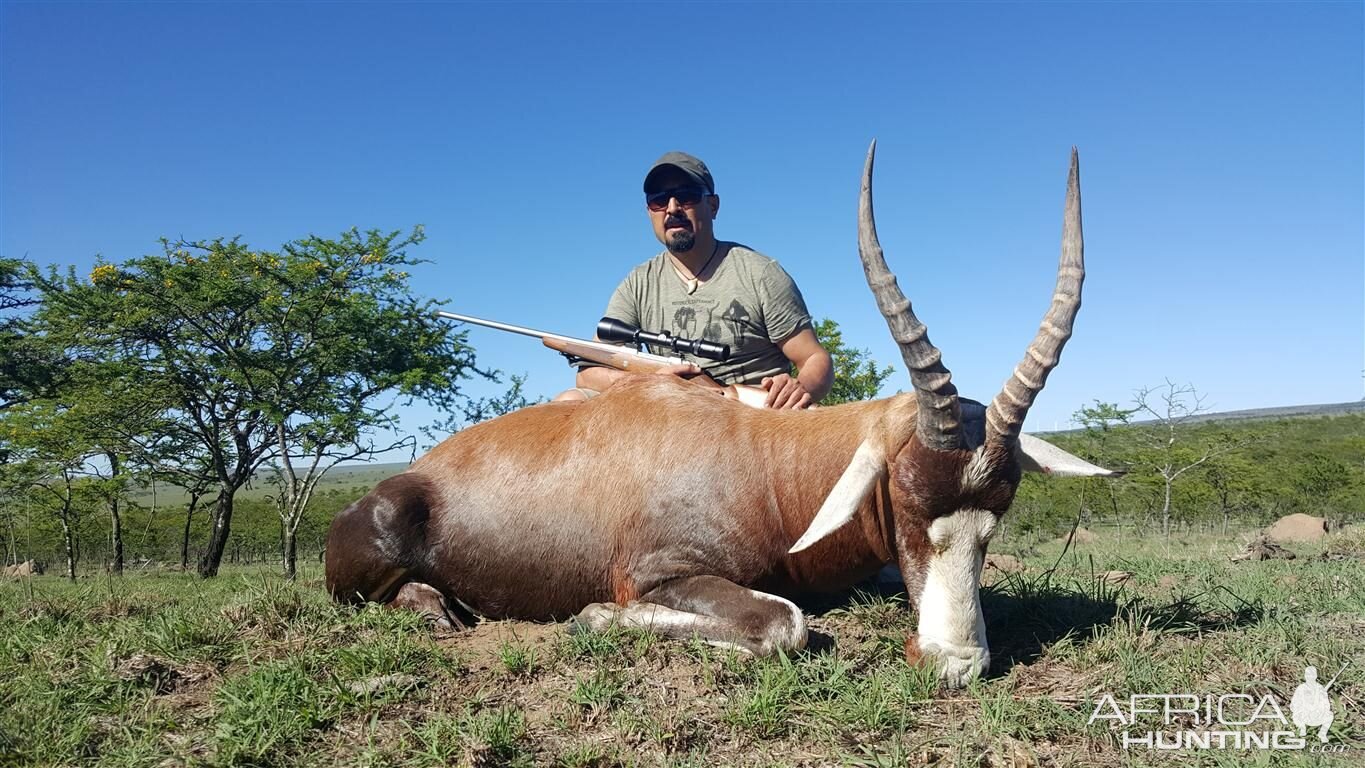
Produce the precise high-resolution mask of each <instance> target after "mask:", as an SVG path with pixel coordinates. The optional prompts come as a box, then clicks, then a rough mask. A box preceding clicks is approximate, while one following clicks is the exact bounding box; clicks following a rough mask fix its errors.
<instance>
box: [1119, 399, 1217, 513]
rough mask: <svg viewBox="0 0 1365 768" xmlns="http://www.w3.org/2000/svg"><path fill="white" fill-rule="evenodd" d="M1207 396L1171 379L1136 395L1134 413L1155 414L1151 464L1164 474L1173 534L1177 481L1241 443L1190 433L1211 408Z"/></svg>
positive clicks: (1150, 433) (1150, 435)
mask: <svg viewBox="0 0 1365 768" xmlns="http://www.w3.org/2000/svg"><path fill="white" fill-rule="evenodd" d="M1204 399H1205V398H1204V397H1202V396H1200V394H1199V392H1198V391H1197V390H1196V389H1195V388H1194V386H1193V385H1192V384H1175V383H1174V382H1172V381H1171V380H1170V379H1167V380H1166V383H1165V384H1162V385H1160V386H1156V387H1143V388H1142V389H1139V390H1138V391H1137V393H1136V394H1134V396H1133V404H1134V406H1135V408H1134V411H1133V412H1134V413H1144V414H1147V415H1148V416H1151V417H1152V423H1151V425H1150V431H1147V432H1145V434H1146V435H1148V441H1147V442H1148V447H1149V453H1148V459H1147V463H1148V465H1149V466H1150V467H1151V468H1152V469H1153V470H1154V471H1155V472H1156V474H1157V476H1158V477H1160V478H1161V482H1162V504H1161V532H1162V535H1164V536H1168V537H1169V536H1170V535H1171V496H1172V489H1173V488H1174V487H1175V482H1176V481H1177V480H1179V479H1180V478H1181V477H1182V476H1184V475H1185V474H1186V473H1187V472H1189V471H1190V470H1192V469H1195V468H1196V467H1199V466H1200V465H1202V464H1204V463H1205V462H1207V461H1209V460H1210V459H1213V458H1214V457H1217V456H1221V455H1223V454H1225V453H1228V452H1229V451H1233V450H1235V449H1237V448H1239V447H1240V445H1239V444H1237V443H1235V442H1232V441H1229V440H1226V439H1224V440H1222V441H1221V442H1218V443H1210V442H1201V441H1198V440H1196V439H1195V438H1194V437H1193V435H1192V434H1191V433H1190V430H1189V426H1190V422H1191V421H1192V420H1194V419H1195V418H1196V417H1197V416H1198V415H1199V414H1201V413H1204V412H1205V411H1207V410H1208V409H1207V407H1206V406H1205V405H1204Z"/></svg>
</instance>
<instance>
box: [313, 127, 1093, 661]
mask: <svg viewBox="0 0 1365 768" xmlns="http://www.w3.org/2000/svg"><path fill="white" fill-rule="evenodd" d="M875 150H876V145H875V143H874V144H873V146H872V148H870V149H869V151H868V156H867V163H866V166H865V168H864V171H863V182H862V195H861V200H860V206H859V215H858V228H859V235H858V245H859V253H860V255H861V257H862V262H863V269H864V271H865V272H866V275H867V281H868V285H869V286H870V287H871V289H872V293H873V295H874V296H875V297H876V300H877V306H878V307H879V308H880V309H881V312H882V314H883V315H884V316H885V318H886V321H887V324H888V325H889V326H890V329H891V334H892V336H893V337H894V338H895V340H896V342H897V344H898V345H899V346H900V350H901V355H902V357H903V358H904V360H905V363H906V365H907V367H908V370H909V372H910V379H911V382H912V384H913V385H914V391H913V392H912V393H907V394H901V395H897V396H895V397H891V398H887V399H884V400H876V401H871V402H859V403H850V404H846V405H840V406H836V407H829V408H818V409H814V410H810V411H785V410H784V411H776V410H762V409H755V408H750V407H747V406H744V405H741V404H739V403H737V402H734V401H730V400H725V399H722V398H719V397H716V396H715V394H713V392H712V391H710V390H706V389H703V388H701V387H697V386H695V385H692V384H688V383H685V382H683V381H680V380H678V379H676V378H673V377H661V376H638V377H632V378H629V379H625V380H623V381H622V382H621V383H619V384H618V385H616V386H614V387H612V388H611V389H610V390H608V391H606V392H604V393H603V394H602V395H601V396H599V397H596V398H594V399H592V400H589V401H586V402H577V403H545V404H541V405H536V406H533V407H530V408H526V409H523V410H520V411H517V412H514V413H510V414H507V415H505V416H502V417H500V418H497V419H494V420H492V421H488V422H485V423H482V424H479V425H477V426H474V427H471V428H469V429H467V430H464V431H462V432H460V433H458V434H456V435H454V436H453V437H451V438H449V439H447V440H446V441H445V442H443V443H441V444H440V445H438V446H436V447H435V448H434V449H432V450H431V452H429V453H428V454H427V455H426V456H424V457H422V459H420V460H419V461H417V462H416V463H415V464H413V466H412V467H411V468H410V469H408V470H407V471H405V472H403V473H402V474H399V475H396V476H394V477H391V478H389V479H387V480H385V481H383V482H381V483H380V484H379V485H378V486H376V487H375V489H374V490H373V491H372V492H371V493H370V494H369V495H367V496H366V497H364V498H363V499H361V500H360V501H358V502H356V503H354V504H352V505H351V506H350V507H348V508H347V509H346V510H345V511H343V512H342V513H341V514H339V515H338V516H337V518H336V519H335V520H334V521H333V523H332V527H331V531H330V532H329V533H328V540H327V560H326V573H327V588H328V589H329V590H330V591H331V593H332V594H333V595H334V596H335V597H336V598H337V599H338V600H345V601H355V602H358V601H365V600H369V601H378V602H385V603H391V604H392V605H395V606H403V607H409V608H413V609H416V610H418V611H422V612H424V613H426V614H427V615H429V616H430V617H431V618H432V619H433V620H435V621H436V622H437V623H439V624H442V625H446V626H459V625H461V624H463V623H465V622H468V621H470V620H472V618H473V615H482V616H488V617H496V618H518V619H566V618H569V617H571V616H576V620H577V622H578V624H579V626H580V627H587V628H592V629H601V628H604V627H605V626H607V625H609V624H610V623H612V622H619V623H621V624H625V625H631V626H637V627H643V628H646V629H648V630H652V631H654V632H657V633H660V634H662V635H665V636H670V637H689V636H692V635H698V636H700V637H701V638H702V639H704V640H705V641H707V642H710V643H713V644H717V645H723V646H730V647H735V648H739V649H742V650H745V651H748V652H751V653H755V654H766V653H771V652H774V651H776V650H778V649H784V650H789V649H795V648H801V647H803V646H804V645H805V642H806V628H805V621H804V618H803V616H802V613H801V610H800V609H799V608H798V607H797V606H796V605H795V604H793V603H792V602H790V601H789V600H788V599H786V598H785V597H779V596H778V595H779V594H782V595H796V594H800V593H803V592H809V591H829V590H838V589H842V588H846V587H848V586H849V585H851V584H854V583H856V582H857V581H858V580H860V579H863V578H865V577H867V576H869V575H871V574H873V573H875V572H876V571H877V570H878V569H880V568H881V567H882V566H884V565H885V564H887V563H891V562H895V563H897V564H898V565H899V567H900V570H901V573H902V574H903V576H904V578H905V581H906V585H907V589H908V592H909V595H910V598H911V600H912V601H913V602H914V603H915V605H916V606H917V608H918V613H919V618H918V626H917V632H916V633H915V634H913V635H911V636H910V637H908V638H906V655H907V658H909V659H911V660H917V659H918V658H920V657H925V656H927V657H932V658H933V659H934V660H936V661H937V662H938V664H939V667H940V671H941V676H942V678H943V680H944V681H945V682H946V683H947V684H949V685H954V686H960V685H963V684H965V683H966V682H967V681H968V680H969V679H971V678H973V677H975V676H977V675H979V674H980V673H981V672H982V670H984V669H985V668H986V666H987V665H988V663H989V660H990V654H989V651H988V650H987V644H986V635H985V625H984V622H983V619H982V615H981V604H980V599H979V594H978V580H979V578H980V572H981V567H982V562H983V559H984V556H985V549H986V544H987V542H988V541H989V540H990V538H991V534H992V532H993V531H994V529H995V526H996V522H997V520H999V518H1000V516H1001V515H1002V514H1003V513H1004V512H1005V510H1006V509H1008V508H1009V506H1010V502H1011V500H1012V499H1013V498H1014V492H1015V489H1016V487H1017V486H1018V484H1019V478H1020V472H1021V471H1022V470H1024V469H1029V468H1032V469H1039V468H1041V469H1044V470H1045V471H1047V470H1050V469H1055V470H1056V471H1057V472H1058V473H1059V474H1071V475H1076V474H1106V473H1105V471H1104V470H1101V469H1099V468H1098V467H1093V466H1091V465H1089V464H1085V463H1084V462H1082V461H1081V460H1079V459H1076V458H1075V457H1071V456H1069V455H1068V454H1065V453H1064V452H1061V451H1060V450H1059V449H1055V448H1052V447H1051V446H1048V445H1047V444H1046V443H1042V442H1041V441H1038V440H1036V439H1032V438H1028V436H1026V435H1024V436H1021V435H1020V425H1021V424H1022V423H1023V421H1024V416H1025V414H1026V412H1027V411H1028V408H1029V406H1030V405H1031V404H1032V403H1033V399H1034V397H1035V396H1037V394H1038V392H1039V391H1040V390H1041V389H1042V388H1043V383H1044V380H1045V379H1046V378H1047V375H1048V372H1049V371H1051V370H1052V368H1053V367H1054V366H1055V365H1056V364H1057V360H1058V355H1059V354H1060V352H1061V349H1062V346H1063V344H1065V342H1066V340H1067V339H1068V338H1069V337H1070V335H1071V326H1072V321H1073V319H1074V317H1075V315H1076V311H1077V309H1078V308H1079V307H1080V298H1081V283H1082V280H1083V278H1084V270H1083V264H1082V243H1081V201H1080V188H1079V171H1078V164H1077V158H1076V152H1075V150H1074V149H1073V150H1072V155H1071V172H1070V178H1069V181H1068V185H1067V194H1066V210H1065V217H1064V222H1065V223H1064V227H1063V237H1062V256H1061V265H1060V268H1059V270H1058V276H1057V288H1056V293H1055V294H1054V296H1053V300H1052V306H1051V308H1050V309H1049V311H1048V313H1047V315H1046V317H1045V319H1044V320H1043V324H1042V328H1041V329H1040V330H1039V332H1038V335H1037V337H1036V338H1035V339H1034V341H1033V342H1032V343H1031V344H1030V345H1029V347H1028V351H1027V354H1026V355H1025V356H1024V359H1023V362H1021V363H1020V364H1019V366H1018V367H1017V368H1016V369H1015V371H1014V373H1013V375H1012V376H1011V377H1010V378H1009V380H1008V381H1006V383H1005V386H1004V389H1003V390H1002V391H1001V392H1000V394H998V395H996V397H995V399H994V400H993V401H992V402H991V404H990V406H989V407H987V408H984V409H983V408H981V406H980V405H979V404H977V403H972V402H971V401H960V400H959V398H958V395H957V390H956V389H955V388H954V386H953V384H952V382H951V378H950V374H949V372H948V370H947V369H946V368H945V367H944V366H943V364H942V362H941V361H940V355H939V351H938V350H937V349H936V348H935V347H934V346H933V344H932V343H930V341H929V337H928V335H927V334H926V332H925V327H924V325H923V324H922V323H920V322H919V320H918V319H916V317H915V314H914V312H913V311H912V309H911V305H910V302H909V301H908V300H907V299H906V298H905V296H904V295H903V294H902V293H901V290H900V288H899V287H897V285H896V278H895V276H894V275H892V273H891V272H890V271H889V270H888V269H887V266H886V262H885V260H884V259H883V256H882V249H881V246H880V244H879V243H878V240H877V233H876V226H875V223H874V221H873V216H872V165H873V157H874V153H875ZM983 411H984V414H983ZM1021 437H1022V441H1023V443H1024V450H1021Z"/></svg>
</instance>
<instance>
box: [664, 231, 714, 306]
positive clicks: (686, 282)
mask: <svg viewBox="0 0 1365 768" xmlns="http://www.w3.org/2000/svg"><path fill="white" fill-rule="evenodd" d="M717 253H720V241H719V240H717V241H716V244H715V245H714V246H712V248H711V256H710V258H708V259H707V260H706V263H705V264H703V265H701V269H699V270H697V271H696V273H694V274H693V275H692V276H691V277H689V276H688V275H687V274H686V273H684V272H683V269H682V267H681V266H679V264H678V258H677V257H676V256H674V255H673V254H672V253H670V254H668V261H669V263H670V264H672V265H673V271H674V272H675V273H677V275H678V279H679V280H681V281H682V282H683V290H684V291H686V292H687V295H688V296H691V295H692V294H694V293H696V292H697V288H699V287H701V276H702V275H704V274H706V268H707V267H709V266H711V262H713V261H715V260H716V254H717Z"/></svg>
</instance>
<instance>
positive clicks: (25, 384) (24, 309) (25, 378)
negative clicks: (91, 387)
mask: <svg viewBox="0 0 1365 768" xmlns="http://www.w3.org/2000/svg"><path fill="white" fill-rule="evenodd" d="M35 288H36V285H35V282H34V268H33V265H32V264H30V263H28V262H26V261H22V260H20V259H0V410H4V409H6V408H9V407H11V406H13V405H15V404H17V403H20V402H24V401H26V400H28V399H30V398H32V397H37V396H41V395H43V394H45V393H46V392H47V391H48V390H49V389H50V387H51V386H52V385H53V384H54V383H56V382H58V381H60V380H61V378H62V374H63V371H64V370H65V364H64V363H65V361H64V359H63V358H62V357H61V356H60V355H59V354H58V355H56V356H54V355H53V352H54V351H59V350H52V349H51V348H46V347H43V346H41V345H39V344H35V343H34V338H33V336H32V334H31V332H30V330H29V329H28V327H27V320H28V318H27V313H28V312H29V311H31V309H32V308H33V307H35V306H37V305H38V303H39V302H40V295H39V293H38V292H37V291H36V290H35ZM4 453H5V451H4V446H2V445H0V464H3V463H4Z"/></svg>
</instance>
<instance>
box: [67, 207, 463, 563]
mask: <svg viewBox="0 0 1365 768" xmlns="http://www.w3.org/2000/svg"><path fill="white" fill-rule="evenodd" d="M422 237H423V236H422V232H421V229H420V228H418V229H415V230H413V232H412V233H411V234H410V235H408V236H406V237H403V238H400V237H399V233H397V232H390V233H387V234H386V233H380V232H378V231H370V232H368V233H366V234H364V235H362V234H360V233H359V232H358V231H356V230H351V231H348V232H345V233H343V234H342V235H341V237H340V238H337V239H335V240H325V239H322V238H316V237H310V238H307V239H305V240H301V241H298V242H296V243H290V244H288V245H286V246H285V247H284V248H283V249H282V251H281V252H279V253H273V252H268V251H255V250H252V249H250V248H248V247H246V246H245V245H243V244H242V243H240V242H239V241H238V240H236V239H233V240H223V239H218V240H211V241H199V242H189V241H177V242H170V241H163V243H162V245H163V252H162V253H161V254H157V255H152V256H145V257H141V258H137V259H132V260H129V261H127V262H124V263H122V264H119V265H114V264H107V263H101V264H99V265H97V266H96V267H95V269H94V271H93V272H92V273H91V276H90V282H89V283H88V284H87V283H78V284H74V283H73V284H69V285H67V286H64V288H65V289H64V290H53V291H52V296H51V298H50V299H49V300H48V301H47V302H45V305H44V311H48V310H49V308H50V311H52V312H54V313H62V315H63V316H64V317H66V318H67V322H69V323H71V324H72V325H73V326H74V327H76V328H78V329H79V331H80V333H81V334H83V338H85V339H86V340H87V341H88V343H91V344H94V345H96V346H99V347H100V348H101V349H103V350H105V351H107V352H109V353H110V354H111V355H113V356H114V358H115V359H116V360H117V361H118V362H119V363H120V364H123V365H125V366H126V367H127V368H128V369H130V370H137V371H138V374H137V376H138V380H139V381H140V382H143V383H144V384H145V385H147V386H149V387H151V388H153V389H154V390H156V391H158V392H161V393H164V396H165V402H166V404H167V414H168V416H169V418H167V419H165V420H163V422H162V428H163V429H164V433H163V434H161V435H159V436H158V437H157V439H158V440H164V441H167V442H168V443H169V444H172V445H193V446H195V452H196V453H198V454H199V455H201V456H202V457H203V458H204V469H205V476H207V477H210V478H211V479H212V481H213V483H214V486H215V488H216V499H215V501H214V503H213V505H212V508H211V510H210V522H209V541H208V543H207V546H206V548H205V552H204V555H203V557H202V558H201V560H200V563H199V573H200V574H201V575H202V576H205V577H209V576H214V575H216V574H217V572H218V568H219V565H220V563H221V562H222V557H223V552H224V550H225V548H226V544H227V540H228V537H229V534H230V532H231V523H232V510H233V501H234V497H235V495H236V493H237V491H238V490H239V489H240V488H242V487H243V486H244V485H246V483H247V482H248V481H249V480H250V479H251V478H252V476H253V473H254V472H255V471H256V470H257V468H258V467H260V466H261V465H262V464H263V463H265V462H267V461H269V460H270V459H272V458H276V457H278V456H280V455H281V450H282V449H281V448H280V442H279V427H280V426H281V425H284V427H285V430H286V433H287V434H295V435H298V434H301V433H297V432H296V428H298V427H299V425H302V424H307V423H310V422H313V421H316V420H317V419H318V418H324V419H327V418H334V419H336V420H338V421H345V420H346V419H360V420H364V421H365V423H366V425H367V426H372V425H376V424H382V423H384V422H385V419H386V418H390V417H389V416H388V414H389V413H390V411H389V408H391V407H392V405H393V404H394V402H395V398H404V397H407V398H411V397H415V396H420V397H422V398H424V399H425V400H427V401H428V402H429V403H431V404H433V405H435V406H436V408H437V409H438V410H449V409H453V408H455V407H456V406H457V404H458V403H459V401H460V400H461V399H462V393H461V391H460V388H459V386H458V384H459V380H460V379H462V378H465V377H467V376H469V375H470V374H471V373H472V372H475V371H477V369H476V368H475V366H474V357H473V351H472V350H471V349H470V348H469V347H468V346H466V345H465V344H464V338H463V335H462V334H460V333H457V332H454V331H453V330H452V329H451V328H449V327H448V326H447V325H445V324H443V323H440V322H439V321H437V320H435V319H434V318H433V317H432V315H431V310H432V306H433V304H434V302H431V301H428V300H423V299H420V298H417V297H415V296H414V295H413V294H412V293H411V291H410V289H409V287H408V275H407V273H406V272H404V271H403V270H402V268H403V267H405V266H409V265H412V264H414V263H416V261H415V260H414V259H412V258H410V257H409V256H408V255H407V253H406V251H405V248H407V247H408V246H412V245H415V244H416V243H419V242H420V241H421V240H422ZM343 369H345V370H343ZM338 392H343V393H344V394H345V395H346V396H347V397H349V398H351V403H352V404H353V405H354V407H347V406H341V407H334V406H333V405H332V404H329V403H328V400H329V398H333V397H335V396H336V395H337V394H338ZM386 397H387V398H388V400H387V402H384V401H383V398H386ZM355 404H359V405H355ZM319 414H321V416H319ZM328 414H330V416H329V415H328ZM353 431H357V432H358V431H363V428H362V429H361V430H353ZM286 450H287V449H286Z"/></svg>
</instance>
